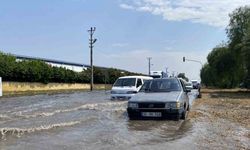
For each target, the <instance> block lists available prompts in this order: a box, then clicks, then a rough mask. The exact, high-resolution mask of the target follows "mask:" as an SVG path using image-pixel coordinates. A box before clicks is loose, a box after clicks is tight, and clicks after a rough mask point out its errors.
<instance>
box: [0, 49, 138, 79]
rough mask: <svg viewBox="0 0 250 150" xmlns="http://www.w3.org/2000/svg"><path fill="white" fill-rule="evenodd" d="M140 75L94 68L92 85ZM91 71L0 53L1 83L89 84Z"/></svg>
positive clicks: (111, 69) (112, 69) (113, 69)
mask: <svg viewBox="0 0 250 150" xmlns="http://www.w3.org/2000/svg"><path fill="white" fill-rule="evenodd" d="M127 75H141V74H138V73H133V72H129V71H124V70H120V69H115V68H107V69H104V68H98V67H94V83H107V84H113V83H114V82H115V80H116V79H117V78H119V77H120V76H127ZM90 76H91V70H90V69H87V70H84V71H82V72H74V71H72V70H69V69H66V68H62V67H53V66H50V65H48V64H47V63H45V62H43V61H38V60H22V61H18V60H17V59H16V57H14V56H12V55H9V54H5V53H2V52H0V77H2V80H3V81H17V82H41V83H50V82H56V83H90Z"/></svg>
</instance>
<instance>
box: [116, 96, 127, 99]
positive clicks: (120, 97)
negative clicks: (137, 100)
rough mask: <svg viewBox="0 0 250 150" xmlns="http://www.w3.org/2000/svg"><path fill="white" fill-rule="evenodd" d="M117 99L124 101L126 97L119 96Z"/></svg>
mask: <svg viewBox="0 0 250 150" xmlns="http://www.w3.org/2000/svg"><path fill="white" fill-rule="evenodd" d="M117 99H126V97H125V96H119V97H117Z"/></svg>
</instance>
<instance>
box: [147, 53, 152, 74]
mask: <svg viewBox="0 0 250 150" xmlns="http://www.w3.org/2000/svg"><path fill="white" fill-rule="evenodd" d="M147 59H148V75H150V71H151V70H150V69H151V59H152V57H148V58H147Z"/></svg>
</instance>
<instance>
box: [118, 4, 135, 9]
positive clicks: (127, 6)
mask: <svg viewBox="0 0 250 150" xmlns="http://www.w3.org/2000/svg"><path fill="white" fill-rule="evenodd" d="M120 7H121V8H123V9H135V8H134V7H133V6H131V5H127V4H120Z"/></svg>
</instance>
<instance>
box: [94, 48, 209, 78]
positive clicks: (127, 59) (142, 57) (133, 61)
mask: <svg viewBox="0 0 250 150" xmlns="http://www.w3.org/2000/svg"><path fill="white" fill-rule="evenodd" d="M208 53H209V51H199V52H197V51H191V52H182V51H174V50H173V51H166V50H165V51H161V52H155V51H153V50H148V49H138V50H133V51H131V50H129V51H124V52H113V53H96V55H95V63H96V65H100V66H107V67H114V68H120V69H125V70H128V71H133V72H139V73H145V74H147V73H148V61H147V57H152V60H151V62H152V64H153V66H152V70H162V71H165V69H166V67H168V69H169V70H168V71H169V72H170V73H172V72H173V71H175V72H179V73H180V72H184V73H185V74H186V75H187V76H188V77H189V78H190V79H199V73H200V69H201V65H200V64H199V63H194V62H185V63H184V62H182V57H183V56H185V57H186V58H188V59H194V60H200V61H202V62H203V63H205V62H206V56H207V54H208ZM104 60H105V61H104Z"/></svg>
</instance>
